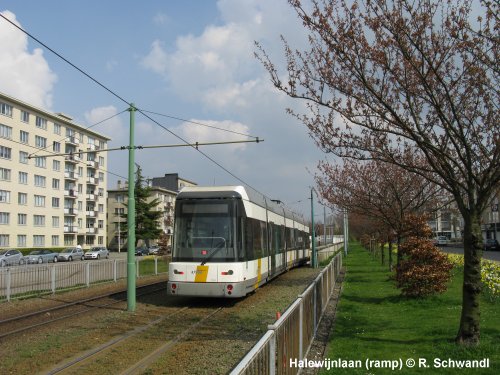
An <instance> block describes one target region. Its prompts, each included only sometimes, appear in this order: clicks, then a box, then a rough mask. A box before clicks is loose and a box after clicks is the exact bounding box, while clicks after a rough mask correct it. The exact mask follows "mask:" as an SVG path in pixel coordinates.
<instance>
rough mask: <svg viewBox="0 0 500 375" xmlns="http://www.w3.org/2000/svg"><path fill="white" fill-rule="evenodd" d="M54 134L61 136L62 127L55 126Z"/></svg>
mask: <svg viewBox="0 0 500 375" xmlns="http://www.w3.org/2000/svg"><path fill="white" fill-rule="evenodd" d="M54 134H59V135H60V134H61V125H59V124H54Z"/></svg>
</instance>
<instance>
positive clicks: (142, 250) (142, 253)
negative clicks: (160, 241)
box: [135, 247, 149, 257]
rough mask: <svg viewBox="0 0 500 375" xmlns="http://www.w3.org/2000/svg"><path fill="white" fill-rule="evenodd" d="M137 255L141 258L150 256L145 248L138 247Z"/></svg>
mask: <svg viewBox="0 0 500 375" xmlns="http://www.w3.org/2000/svg"><path fill="white" fill-rule="evenodd" d="M135 255H136V256H139V257H140V256H142V255H149V250H148V249H147V248H145V247H138V248H137V249H135Z"/></svg>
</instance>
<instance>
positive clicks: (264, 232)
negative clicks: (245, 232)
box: [260, 221, 269, 257]
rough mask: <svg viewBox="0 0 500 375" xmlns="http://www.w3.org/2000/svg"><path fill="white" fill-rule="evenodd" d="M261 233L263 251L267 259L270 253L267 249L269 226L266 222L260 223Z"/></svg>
mask: <svg viewBox="0 0 500 375" xmlns="http://www.w3.org/2000/svg"><path fill="white" fill-rule="evenodd" d="M260 233H261V236H260V238H261V242H262V251H263V254H264V256H265V257H267V256H268V255H269V251H268V248H267V225H266V223H265V222H263V221H261V222H260Z"/></svg>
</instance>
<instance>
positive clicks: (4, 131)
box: [0, 124, 12, 139]
mask: <svg viewBox="0 0 500 375" xmlns="http://www.w3.org/2000/svg"><path fill="white" fill-rule="evenodd" d="M0 137H2V138H7V139H11V138H12V128H11V127H10V126H7V125H2V124H0Z"/></svg>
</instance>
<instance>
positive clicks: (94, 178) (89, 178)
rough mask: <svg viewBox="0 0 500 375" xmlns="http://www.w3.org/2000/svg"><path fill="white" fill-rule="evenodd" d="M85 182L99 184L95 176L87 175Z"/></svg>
mask: <svg viewBox="0 0 500 375" xmlns="http://www.w3.org/2000/svg"><path fill="white" fill-rule="evenodd" d="M87 184H89V185H97V184H99V179H98V178H97V177H87Z"/></svg>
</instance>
